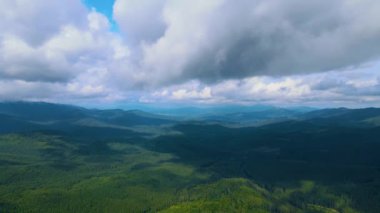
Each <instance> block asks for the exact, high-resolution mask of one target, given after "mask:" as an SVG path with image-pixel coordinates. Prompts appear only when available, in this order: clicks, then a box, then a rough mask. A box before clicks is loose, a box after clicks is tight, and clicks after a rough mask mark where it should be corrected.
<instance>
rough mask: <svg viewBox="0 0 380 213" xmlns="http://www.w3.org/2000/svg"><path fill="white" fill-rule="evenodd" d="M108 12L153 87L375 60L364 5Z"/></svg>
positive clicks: (189, 6)
mask: <svg viewBox="0 0 380 213" xmlns="http://www.w3.org/2000/svg"><path fill="white" fill-rule="evenodd" d="M155 2H156V1H155ZM127 8H130V9H129V10H132V11H135V12H132V11H129V13H128V9H127ZM114 9H115V14H116V20H117V21H118V23H119V25H120V27H121V29H124V31H125V32H126V39H127V40H128V39H132V40H138V41H139V42H138V43H142V45H141V49H142V53H141V54H142V56H141V60H140V67H141V72H145V73H146V75H147V76H148V75H149V76H150V78H149V81H150V82H151V81H152V80H154V81H156V83H157V84H160V83H161V84H165V83H171V82H181V81H186V80H189V79H200V80H202V81H206V82H207V81H208V82H213V81H214V82H215V81H218V80H223V79H228V78H243V77H248V76H253V75H270V76H283V75H289V74H302V73H312V72H322V71H330V70H338V69H346V68H348V67H354V66H358V65H360V64H362V63H364V62H368V61H371V60H375V59H377V58H378V57H379V56H380V51H379V49H380V48H379V44H380V39H379V38H380V25H379V24H378V23H377V21H376V20H378V19H380V15H379V14H380V13H379V11H380V3H379V2H376V1H371V0H364V1H358V0H333V1H318V0H312V1H302V0H288V1H283V0H273V1H265V0H253V1H252V0H242V1H231V0H210V1H203V0H194V1H174V0H161V1H157V2H156V3H154V4H153V3H152V1H149V0H142V1H135V0H117V2H116V4H115V8H114ZM135 9H136V10H135ZM123 14H124V15H123ZM128 33H129V36H128Z"/></svg>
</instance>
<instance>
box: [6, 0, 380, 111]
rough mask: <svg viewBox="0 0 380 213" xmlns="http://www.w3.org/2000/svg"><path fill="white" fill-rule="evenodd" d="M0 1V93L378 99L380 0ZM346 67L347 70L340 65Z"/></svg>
mask: <svg viewBox="0 0 380 213" xmlns="http://www.w3.org/2000/svg"><path fill="white" fill-rule="evenodd" d="M113 11H114V13H113V19H114V20H115V21H116V23H117V24H118V28H119V29H120V32H115V31H114V30H111V29H110V28H112V27H111V26H110V25H111V24H110V22H109V19H108V18H109V17H108V18H107V17H106V16H104V15H103V14H101V13H98V12H97V11H96V10H95V9H91V8H90V9H89V8H86V7H85V6H84V5H83V3H82V1H81V0H67V1H61V0H49V1H44V0H34V1H27V0H12V1H11V0H3V1H1V2H0V15H1V17H2V19H1V20H0V29H1V34H0V88H1V89H0V99H1V100H6V99H27V100H47V101H49V100H54V101H55V100H57V101H62V100H66V101H73V102H75V103H76V101H77V100H84V101H90V100H91V101H97V102H98V101H106V102H107V101H108V102H112V101H140V102H165V101H169V102H192V103H242V104H248V103H268V104H284V103H286V104H314V105H315V104H316V105H318V104H319V103H322V102H324V103H337V104H338V103H342V104H348V103H357V102H362V103H368V104H374V103H380V93H379V92H378V91H380V83H379V80H378V79H379V78H380V75H379V74H378V70H379V69H380V66H379V64H380V63H379V59H380V46H379V44H380V25H379V24H378V21H377V20H379V19H380V15H379V14H380V13H379V11H380V2H376V1H372V0H360V1H359V0H331V1H328V2H327V1H317V0H310V1H303V0H286V1H284V0H271V1H265V0H239V1H232V0H207V1H204V0H193V1H183V0H156V1H151V0H116V1H115V4H114V7H113ZM342 71H344V72H342Z"/></svg>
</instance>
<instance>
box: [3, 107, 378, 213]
mask: <svg viewBox="0 0 380 213" xmlns="http://www.w3.org/2000/svg"><path fill="white" fill-rule="evenodd" d="M14 104H15V103H14ZM0 105H1V104H0ZM28 109H31V110H33V111H36V113H35V114H33V115H31V113H30V111H29V112H28ZM38 110H39V111H38ZM37 111H38V112H37ZM1 113H3V114H1ZM281 113H282V112H281ZM286 113H287V112H286ZM350 114H352V117H351V118H352V119H350V116H349V115H350ZM379 116H380V113H377V110H376V109H368V111H366V110H360V111H352V110H347V109H337V110H332V111H321V112H314V114H310V113H309V114H306V115H304V117H302V118H301V117H300V118H298V119H296V120H288V121H282V122H277V123H273V124H270V125H265V126H259V127H245V128H228V127H225V126H222V125H215V124H211V125H210V124H207V123H208V122H203V121H197V122H181V123H178V122H177V121H173V120H171V119H168V118H166V117H162V116H155V115H151V114H146V113H143V112H140V111H122V110H106V111H101V110H87V109H83V108H78V107H71V106H62V105H58V106H57V105H49V104H42V103H39V104H36V105H34V104H30V105H28V104H26V105H23V104H22V103H17V104H15V105H12V104H9V103H8V105H7V104H3V105H2V106H0V119H1V120H0V133H2V134H1V135H0V212H181V213H182V212H270V213H278V212H282V213H287V212H289V213H298V212H299V213H301V212H311V213H317V212H318V213H321V212H324V213H336V212H343V213H354V212H366V213H367V212H369V213H372V212H373V213H377V212H380V205H379V203H380V202H379V201H380V193H379V192H380V140H379V138H380V127H377V125H374V121H376V119H377V117H379ZM260 119H261V118H260ZM368 121H371V122H369V123H368ZM169 124H171V125H169ZM141 125H143V126H141ZM168 125H169V126H168Z"/></svg>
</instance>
